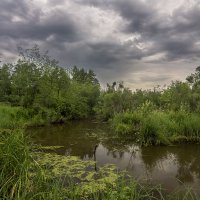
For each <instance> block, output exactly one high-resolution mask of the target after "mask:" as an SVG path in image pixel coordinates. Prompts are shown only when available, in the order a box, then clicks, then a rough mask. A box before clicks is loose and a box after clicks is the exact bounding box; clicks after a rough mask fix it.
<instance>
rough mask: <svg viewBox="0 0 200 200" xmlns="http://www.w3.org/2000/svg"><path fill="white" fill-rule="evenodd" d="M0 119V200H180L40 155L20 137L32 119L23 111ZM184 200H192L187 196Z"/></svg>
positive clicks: (4, 111) (3, 111) (86, 165)
mask: <svg viewBox="0 0 200 200" xmlns="http://www.w3.org/2000/svg"><path fill="white" fill-rule="evenodd" d="M0 116H1V117H0V199H9V200H10V199H17V200H26V199H48V200H49V199H52V200H54V199H74V200H75V199H77V200H79V199H94V200H97V199H102V200H104V199H105V200H108V199H109V200H112V199H113V200H115V199H124V200H126V199H166V198H168V199H179V198H180V196H179V195H176V196H173V197H172V196H171V197H170V196H166V195H164V194H163V192H162V190H161V188H160V187H152V186H151V187H150V186H147V185H145V186H144V185H143V186H142V185H140V184H139V183H138V182H137V181H136V180H134V179H132V178H130V177H128V176H127V175H126V174H125V173H122V172H118V171H117V170H116V168H115V167H114V166H105V167H102V168H100V169H98V171H95V165H94V162H92V161H82V160H80V159H79V158H77V157H70V156H68V157H66V156H59V155H56V154H47V153H44V152H42V150H41V148H40V147H38V146H35V145H33V144H32V143H31V140H30V138H29V137H28V136H26V135H25V134H24V129H23V128H24V127H25V126H26V125H28V124H30V122H31V119H30V118H28V117H27V115H26V111H25V110H23V109H22V108H19V107H10V106H6V105H1V106H0ZM131 119H133V118H131ZM134 123H135V124H137V123H139V121H137V118H135V119H134ZM185 199H197V198H196V197H195V196H194V195H193V194H192V193H190V192H188V193H186V195H185Z"/></svg>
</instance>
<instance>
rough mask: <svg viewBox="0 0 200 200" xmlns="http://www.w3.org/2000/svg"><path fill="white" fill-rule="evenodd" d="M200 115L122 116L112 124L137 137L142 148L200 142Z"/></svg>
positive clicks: (122, 131)
mask: <svg viewBox="0 0 200 200" xmlns="http://www.w3.org/2000/svg"><path fill="white" fill-rule="evenodd" d="M199 121H200V115H199V114H197V113H188V112H185V111H181V110H180V111H176V112H175V111H165V112H164V111H159V110H155V111H151V112H149V113H148V114H147V113H145V114H144V113H142V112H139V111H137V112H136V111H135V112H125V113H118V114H116V115H115V116H114V118H113V120H112V121H111V123H112V127H113V129H114V130H115V132H116V133H117V134H119V135H122V136H124V137H127V136H128V137H130V136H132V137H135V138H136V141H137V142H139V143H140V144H142V145H161V144H164V145H166V144H170V143H174V142H199V141H200V123H199Z"/></svg>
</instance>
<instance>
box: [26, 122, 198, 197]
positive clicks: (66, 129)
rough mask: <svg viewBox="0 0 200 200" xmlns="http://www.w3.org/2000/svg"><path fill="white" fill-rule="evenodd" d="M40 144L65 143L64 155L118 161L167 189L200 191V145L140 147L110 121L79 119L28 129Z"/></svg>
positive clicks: (102, 162)
mask: <svg viewBox="0 0 200 200" xmlns="http://www.w3.org/2000/svg"><path fill="white" fill-rule="evenodd" d="M28 133H30V134H31V135H32V137H33V139H34V141H35V142H36V143H37V144H41V145H44V146H62V147H61V148H59V149H56V150H55V151H56V153H58V154H61V155H73V156H79V157H80V158H81V159H83V160H95V161H96V167H97V168H98V167H100V166H102V165H105V164H115V165H116V166H117V168H119V169H120V170H126V171H128V173H129V174H130V175H132V176H133V177H134V178H137V179H139V181H141V182H147V183H150V184H156V185H157V184H161V185H162V187H163V188H164V189H165V190H166V191H167V192H172V191H175V190H179V191H185V188H186V187H190V188H192V189H193V190H194V191H195V192H196V193H197V194H198V195H200V145H198V144H182V145H174V146H156V147H155V146H152V147H139V146H138V145H136V144H134V141H131V140H130V139H128V138H123V137H122V138H117V137H114V134H112V131H111V130H110V129H109V126H108V125H107V124H106V123H95V122H92V121H75V122H70V123H67V124H63V125H49V126H45V127H38V128H30V129H28Z"/></svg>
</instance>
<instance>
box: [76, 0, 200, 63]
mask: <svg viewBox="0 0 200 200" xmlns="http://www.w3.org/2000/svg"><path fill="white" fill-rule="evenodd" d="M80 2H82V3H83V4H84V3H86V2H87V4H88V5H90V6H97V7H101V8H102V9H110V10H114V11H115V12H117V13H118V14H119V15H121V16H122V17H123V18H124V20H125V21H127V22H128V23H127V26H125V28H124V29H123V31H124V32H125V33H127V34H131V33H133V34H134V33H137V34H139V35H140V36H141V41H142V42H144V43H146V42H151V43H152V46H151V47H150V48H149V49H148V50H149V53H148V55H153V54H155V53H161V52H165V53H166V59H167V60H170V59H181V58H186V59H188V57H190V58H191V59H192V58H194V57H195V58H197V57H199V56H200V44H199V43H198V42H200V26H199V21H200V5H199V3H198V1H197V2H196V4H195V5H194V6H193V7H191V8H190V9H187V10H186V9H184V8H183V7H180V8H178V9H176V10H175V11H174V12H173V13H172V15H168V14H161V13H160V12H159V10H158V9H156V8H155V6H154V5H153V4H150V3H148V4H147V3H146V2H142V1H139V0H135V1H132V0H125V1H124V0H110V1H105V0H97V1H96V0H86V1H85V0H84V1H81V0H79V3H80ZM154 3H155V2H154ZM133 56H134V55H133ZM143 56H144V57H145V56H146V55H145V54H144V55H143Z"/></svg>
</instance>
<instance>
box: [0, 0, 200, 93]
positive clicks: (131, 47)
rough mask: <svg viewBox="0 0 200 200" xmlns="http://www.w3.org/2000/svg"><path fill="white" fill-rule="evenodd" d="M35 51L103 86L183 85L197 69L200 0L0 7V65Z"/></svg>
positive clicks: (6, 1) (12, 2) (37, 1)
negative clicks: (22, 51)
mask: <svg viewBox="0 0 200 200" xmlns="http://www.w3.org/2000/svg"><path fill="white" fill-rule="evenodd" d="M34 44H38V45H39V46H40V48H41V49H42V50H49V54H50V55H52V56H53V57H54V58H55V59H57V60H59V62H60V65H62V66H63V67H70V66H73V65H77V66H79V67H84V68H86V69H89V68H90V69H93V70H94V71H95V72H96V74H97V75H98V78H99V79H100V80H101V82H102V83H106V82H112V81H114V80H116V81H117V80H122V81H124V82H125V84H126V86H129V87H130V88H131V89H135V88H143V89H145V88H151V87H153V86H156V85H158V84H159V85H163V84H168V83H170V82H171V80H175V79H178V80H184V79H185V77H186V76H187V75H189V74H190V73H192V72H193V71H194V69H195V67H197V66H198V65H200V0H0V57H1V60H2V61H4V62H5V61H9V60H13V59H14V58H15V57H16V55H17V46H21V47H23V48H30V47H32V46H33V45H34Z"/></svg>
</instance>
